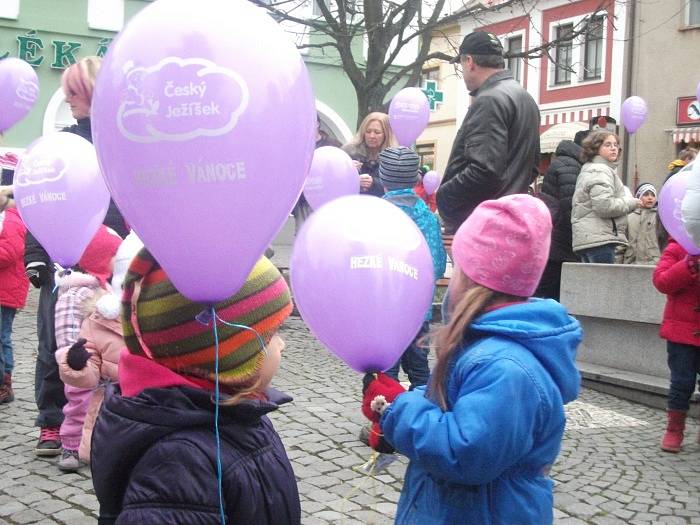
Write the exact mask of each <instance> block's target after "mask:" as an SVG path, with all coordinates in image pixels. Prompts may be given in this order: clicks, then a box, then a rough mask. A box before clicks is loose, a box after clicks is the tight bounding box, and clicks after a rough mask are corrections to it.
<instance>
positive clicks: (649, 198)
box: [641, 191, 656, 208]
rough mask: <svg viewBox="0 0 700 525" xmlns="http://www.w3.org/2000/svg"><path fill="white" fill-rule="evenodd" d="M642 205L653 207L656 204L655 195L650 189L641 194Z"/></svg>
mask: <svg viewBox="0 0 700 525" xmlns="http://www.w3.org/2000/svg"><path fill="white" fill-rule="evenodd" d="M641 200H642V206H644V207H645V208H653V207H654V204H656V196H655V195H654V194H653V193H652V192H651V191H645V192H644V195H642V199H641Z"/></svg>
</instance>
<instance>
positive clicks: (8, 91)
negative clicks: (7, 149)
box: [0, 58, 39, 133]
mask: <svg viewBox="0 0 700 525" xmlns="http://www.w3.org/2000/svg"><path fill="white" fill-rule="evenodd" d="M37 98H39V79H38V78H37V76H36V72H35V71H34V68H33V67H32V66H30V65H29V64H28V63H27V62H25V61H24V60H20V59H19V58H4V59H2V60H0V106H1V107H2V109H0V133H4V132H5V131H7V130H8V129H10V128H11V127H12V126H13V125H15V124H16V123H17V122H19V121H20V120H22V119H23V118H24V117H26V116H27V114H28V113H29V112H30V111H31V110H32V108H33V107H34V104H35V103H36V100H37Z"/></svg>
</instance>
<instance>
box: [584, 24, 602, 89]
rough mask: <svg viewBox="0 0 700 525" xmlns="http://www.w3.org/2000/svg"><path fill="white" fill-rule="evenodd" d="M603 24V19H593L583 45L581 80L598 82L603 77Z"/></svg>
mask: <svg viewBox="0 0 700 525" xmlns="http://www.w3.org/2000/svg"><path fill="white" fill-rule="evenodd" d="M603 24H605V17H603V16H596V17H593V18H592V19H591V20H590V22H589V23H588V31H586V36H585V38H584V43H583V48H584V49H583V80H598V79H600V78H602V77H603V48H604V47H605V46H604V45H603Z"/></svg>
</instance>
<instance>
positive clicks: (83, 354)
mask: <svg viewBox="0 0 700 525" xmlns="http://www.w3.org/2000/svg"><path fill="white" fill-rule="evenodd" d="M85 343H87V339H85V338H83V337H81V338H80V339H78V340H77V341H76V342H75V343H73V345H71V347H70V348H69V349H68V353H67V354H66V361H68V366H69V367H71V368H72V369H73V370H75V371H79V370H82V369H83V368H85V366H86V365H87V362H88V360H89V359H90V352H88V351H87V350H85Z"/></svg>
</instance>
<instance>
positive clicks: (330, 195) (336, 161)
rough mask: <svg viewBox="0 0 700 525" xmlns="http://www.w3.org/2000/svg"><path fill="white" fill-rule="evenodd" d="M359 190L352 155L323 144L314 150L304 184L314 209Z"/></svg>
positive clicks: (358, 181) (354, 193)
mask: <svg viewBox="0 0 700 525" xmlns="http://www.w3.org/2000/svg"><path fill="white" fill-rule="evenodd" d="M359 192H360V178H359V177H358V176H357V170H356V169H355V166H354V165H353V163H352V159H351V158H350V155H348V154H347V153H345V152H344V151H343V150H342V149H340V148H336V147H333V146H323V147H320V148H318V149H317V150H316V151H315V152H314V158H313V160H312V161H311V169H310V170H309V175H308V177H306V183H305V184H304V196H305V197H306V200H307V201H308V203H309V205H310V206H311V207H312V208H313V209H314V210H317V209H318V208H320V207H321V206H323V205H324V204H325V203H327V202H330V201H332V200H333V199H337V198H338V197H344V196H345V195H357V194H358V193H359Z"/></svg>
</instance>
